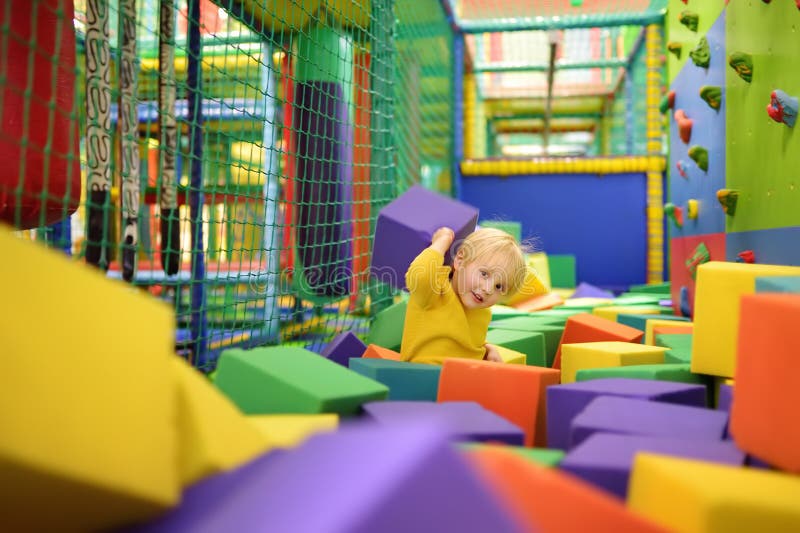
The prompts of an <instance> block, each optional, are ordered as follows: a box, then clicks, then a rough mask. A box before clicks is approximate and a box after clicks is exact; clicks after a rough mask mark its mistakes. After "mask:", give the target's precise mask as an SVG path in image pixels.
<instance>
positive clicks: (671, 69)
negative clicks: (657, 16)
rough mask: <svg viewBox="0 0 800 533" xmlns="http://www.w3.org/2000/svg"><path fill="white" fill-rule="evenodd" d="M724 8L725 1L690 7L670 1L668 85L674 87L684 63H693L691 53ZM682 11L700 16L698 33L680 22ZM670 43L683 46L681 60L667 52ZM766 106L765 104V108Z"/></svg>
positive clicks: (703, 1)
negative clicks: (692, 12) (673, 81)
mask: <svg viewBox="0 0 800 533" xmlns="http://www.w3.org/2000/svg"><path fill="white" fill-rule="evenodd" d="M724 8H725V0H694V1H692V2H689V3H688V5H687V4H684V3H683V1H682V0H669V5H668V7H667V24H666V25H667V36H666V38H665V39H664V50H665V52H664V53H665V54H666V56H667V77H668V80H667V85H672V80H674V79H675V76H677V75H678V72H680V71H681V69H682V68H683V65H684V63H686V61H691V59H689V52H691V51H692V50H693V49H694V47H695V46H697V43H698V42H700V37H703V36H704V35H705V34H706V33H707V32H708V30H709V28H711V26H713V25H714V22H716V20H717V17H719V14H720V13H722V10H723V9H724ZM682 11H694V12H695V13H697V14H698V15H699V16H698V22H697V31H696V32H693V31H691V30H689V28H687V27H686V26H684V25H683V24H681V23H680V22H679V21H678V20H679V17H680V14H681V12H682ZM669 42H678V43H681V45H682V46H683V48H682V50H681V57H680V59H679V58H677V57H676V56H675V55H674V54H672V53H671V52H668V51H666V48H667V43H669ZM766 105H767V104H766V103H765V104H764V106H766Z"/></svg>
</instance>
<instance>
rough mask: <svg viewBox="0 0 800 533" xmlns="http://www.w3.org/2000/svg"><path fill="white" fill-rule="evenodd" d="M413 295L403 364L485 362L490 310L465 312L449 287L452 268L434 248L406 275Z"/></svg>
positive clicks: (401, 350) (405, 327)
mask: <svg viewBox="0 0 800 533" xmlns="http://www.w3.org/2000/svg"><path fill="white" fill-rule="evenodd" d="M406 286H407V287H408V290H409V292H410V294H411V296H410V298H409V299H408V305H407V308H406V319H405V324H404V325H403V341H402V344H401V346H400V354H401V355H402V358H403V361H411V362H413V363H430V364H437V365H440V364H442V362H443V361H444V359H445V358H447V357H464V358H468V359H483V356H484V353H485V348H484V346H483V345H484V343H485V342H486V331H487V330H488V329H489V322H490V321H491V319H492V312H491V311H490V310H489V309H469V310H468V309H464V306H462V305H461V301H460V300H459V299H458V295H457V294H456V293H455V292H454V291H453V287H452V285H451V284H450V267H448V266H444V256H442V254H440V253H439V252H437V251H436V250H433V249H431V248H426V249H425V250H423V251H422V253H420V254H419V255H418V256H417V257H416V259H414V261H412V263H411V266H409V267H408V272H406Z"/></svg>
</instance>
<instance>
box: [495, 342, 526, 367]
mask: <svg viewBox="0 0 800 533" xmlns="http://www.w3.org/2000/svg"><path fill="white" fill-rule="evenodd" d="M497 351H498V352H500V357H501V358H502V359H503V362H504V363H506V364H511V365H524V364H525V361H526V360H527V356H526V355H525V354H524V353H522V352H518V351H516V350H511V349H509V348H506V347H505V346H497Z"/></svg>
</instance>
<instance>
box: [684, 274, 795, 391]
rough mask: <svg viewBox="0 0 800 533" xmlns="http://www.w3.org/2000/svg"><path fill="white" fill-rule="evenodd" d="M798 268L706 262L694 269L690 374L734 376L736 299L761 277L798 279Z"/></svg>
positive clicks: (747, 292) (737, 328) (737, 311)
mask: <svg viewBox="0 0 800 533" xmlns="http://www.w3.org/2000/svg"><path fill="white" fill-rule="evenodd" d="M798 275H800V267H790V266H780V265H759V264H751V263H724V262H720V261H710V262H708V263H704V264H702V265H700V267H699V268H698V269H697V287H696V289H695V302H694V317H693V320H694V333H693V336H692V367H691V368H692V372H694V373H696V374H711V375H713V376H721V377H729V378H730V377H734V374H735V369H736V340H737V337H738V333H739V300H740V298H741V297H742V295H744V294H753V293H754V292H755V284H756V278H757V277H761V276H798Z"/></svg>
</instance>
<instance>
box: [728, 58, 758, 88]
mask: <svg viewBox="0 0 800 533" xmlns="http://www.w3.org/2000/svg"><path fill="white" fill-rule="evenodd" d="M728 64H729V65H730V66H731V67H733V70H735V71H736V73H737V74H738V75H739V77H740V78H742V79H743V80H744V81H746V82H747V83H750V81H752V79H753V56H751V55H750V54H746V53H744V52H733V53H732V54H731V55H730V56H728Z"/></svg>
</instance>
